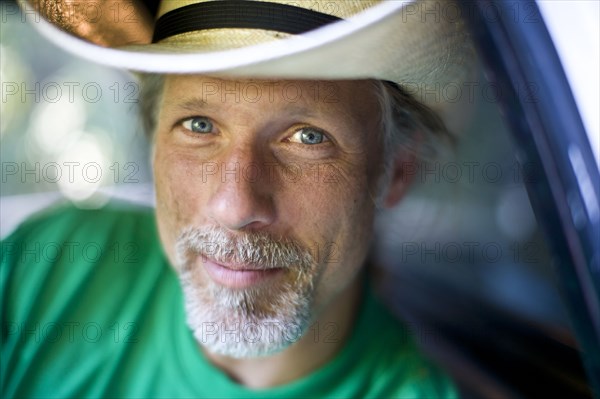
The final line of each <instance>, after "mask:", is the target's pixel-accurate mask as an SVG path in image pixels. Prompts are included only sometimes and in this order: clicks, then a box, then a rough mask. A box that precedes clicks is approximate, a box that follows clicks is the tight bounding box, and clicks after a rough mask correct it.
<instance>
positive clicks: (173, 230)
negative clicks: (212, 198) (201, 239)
mask: <svg viewBox="0 0 600 399" xmlns="http://www.w3.org/2000/svg"><path fill="white" fill-rule="evenodd" d="M166 148H167V147H166V146H164V147H163V146H161V145H160V143H157V144H156V151H155V154H154V163H153V167H154V185H155V190H156V219H157V224H158V229H159V233H160V237H161V240H162V242H163V244H164V247H165V251H166V252H167V255H168V256H169V259H170V260H171V262H173V261H174V254H173V246H174V244H175V241H176V239H177V235H178V234H179V232H180V231H181V229H182V228H183V227H185V226H188V225H189V224H191V223H192V222H193V215H194V214H195V212H194V210H195V209H196V207H197V205H198V203H199V202H200V201H201V197H200V195H201V193H202V190H201V184H200V183H201V182H199V181H198V180H199V179H200V177H199V176H198V175H199V172H198V166H197V165H198V162H197V161H194V160H192V159H190V158H189V157H186V156H185V154H180V153H178V152H176V151H169V150H167V149H166Z"/></svg>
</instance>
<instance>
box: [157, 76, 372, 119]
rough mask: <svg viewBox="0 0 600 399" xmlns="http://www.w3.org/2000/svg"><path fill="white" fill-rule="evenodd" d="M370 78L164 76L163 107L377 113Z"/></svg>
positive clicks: (349, 114)
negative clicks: (329, 79) (328, 79)
mask: <svg viewBox="0 0 600 399" xmlns="http://www.w3.org/2000/svg"><path fill="white" fill-rule="evenodd" d="M375 87H376V85H375V84H374V81H370V80H345V81H342V80H336V81H326V80H281V79H223V78H217V77H211V76H204V75H167V76H166V77H165V87H164V92H163V107H164V108H168V109H173V108H183V109H189V110H196V109H198V108H204V107H210V108H231V107H232V106H236V105H238V106H240V107H249V108H255V109H257V110H262V111H264V110H266V109H268V110H271V111H273V110H286V111H288V112H294V111H297V112H302V113H313V114H315V113H337V114H340V115H348V116H353V117H370V118H372V117H373V116H374V115H377V114H378V112H377V109H378V106H377V97H376V95H375Z"/></svg>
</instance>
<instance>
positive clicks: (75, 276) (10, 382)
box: [0, 204, 456, 398]
mask: <svg viewBox="0 0 600 399" xmlns="http://www.w3.org/2000/svg"><path fill="white" fill-rule="evenodd" d="M0 272H1V274H0V276H1V281H0V283H1V285H0V287H1V291H0V292H1V301H0V312H1V313H0V316H1V318H2V357H1V366H2V367H1V376H0V395H1V396H2V397H3V398H11V397H57V398H67V397H77V398H84V397H113V398H128V397H136V398H150V397H164V398H166V397H168V398H175V397H187V398H197V397H208V398H259V397H260V398H287V397H290V398H311V397H327V398H396V397H398V398H417V397H420V398H442V397H455V396H456V392H455V390H454V387H453V386H452V384H451V382H450V381H449V379H448V378H447V377H446V376H445V375H444V374H443V373H442V372H441V371H439V369H437V368H436V367H435V366H434V365H432V364H431V363H430V362H429V361H428V360H426V359H425V358H424V357H423V355H422V354H420V353H419V351H418V350H417V348H416V346H415V344H414V343H413V342H412V340H411V338H410V334H409V333H408V330H407V329H406V328H405V327H404V326H403V325H402V324H400V323H399V322H398V321H396V320H395V319H394V318H393V316H392V315H391V314H390V313H388V312H387V310H386V309H385V308H384V307H383V306H382V305H381V304H380V303H379V302H378V301H377V299H376V298H375V297H374V296H373V295H372V292H371V290H370V289H368V290H367V294H366V295H365V296H364V298H365V299H364V300H363V303H362V305H361V310H360V314H359V315H358V317H357V321H356V325H355V328H354V330H353V332H352V335H351V336H350V338H349V339H348V342H346V343H345V345H344V346H343V348H342V349H341V350H340V352H339V353H338V354H337V356H336V357H335V358H334V359H332V360H331V361H329V362H328V363H327V364H325V365H324V366H322V367H320V368H319V369H317V370H314V371H313V372H311V373H310V374H309V375H306V376H305V377H303V378H301V379H299V380H296V381H294V382H292V383H289V384H286V385H282V386H278V387H275V388H269V389H261V390H251V389H248V388H245V387H244V386H241V385H239V384H237V383H235V382H233V381H232V380H230V379H229V378H228V377H227V375H226V374H225V373H223V372H222V371H220V370H219V369H218V368H216V367H215V366H213V365H212V364H211V363H210V362H208V361H207V359H206V358H205V357H204V356H203V354H202V351H201V350H200V349H199V348H198V346H197V344H196V341H195V340H194V337H193V334H192V332H191V330H190V329H189V328H188V327H187V324H186V322H185V311H184V306H183V297H182V291H181V288H180V285H179V281H178V279H177V276H176V275H175V273H174V271H173V270H172V269H171V267H170V266H169V265H168V263H167V260H166V258H165V256H164V254H163V252H162V249H161V246H160V242H159V239H158V235H157V231H156V227H155V220H154V214H153V211H152V210H151V209H143V208H138V207H133V206H130V205H124V204H119V205H114V204H113V205H111V206H109V207H105V208H104V209H101V210H80V209H76V208H73V207H60V208H58V209H55V210H51V211H46V212H44V213H42V214H40V215H37V216H36V217H34V218H32V219H30V220H29V221H27V222H26V223H25V224H23V225H22V226H21V227H20V228H19V229H17V230H16V231H15V232H14V233H13V234H12V235H11V236H10V237H8V238H7V239H6V240H4V241H3V242H2V264H1V270H0ZM308 333H309V334H318V335H320V337H315V338H318V339H335V337H333V336H330V335H332V329H327V328H323V329H321V331H319V329H312V330H309V331H308Z"/></svg>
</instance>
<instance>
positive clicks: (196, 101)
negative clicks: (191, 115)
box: [177, 97, 208, 112]
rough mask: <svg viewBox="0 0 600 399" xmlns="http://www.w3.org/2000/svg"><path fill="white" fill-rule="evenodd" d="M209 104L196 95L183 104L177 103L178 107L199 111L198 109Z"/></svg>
mask: <svg viewBox="0 0 600 399" xmlns="http://www.w3.org/2000/svg"><path fill="white" fill-rule="evenodd" d="M207 106H208V103H207V102H206V101H204V100H203V99H201V98H199V97H194V98H191V99H189V100H186V101H185V102H183V103H181V104H177V108H180V109H184V110H187V111H191V112H194V111H197V110H198V109H203V108H206V107H207Z"/></svg>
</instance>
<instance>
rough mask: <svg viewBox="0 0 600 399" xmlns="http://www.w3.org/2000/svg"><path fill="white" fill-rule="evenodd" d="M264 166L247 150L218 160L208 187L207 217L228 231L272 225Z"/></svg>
mask: <svg viewBox="0 0 600 399" xmlns="http://www.w3.org/2000/svg"><path fill="white" fill-rule="evenodd" d="M266 166H267V165H266V163H265V162H264V161H262V160H261V159H260V157H259V156H258V154H257V153H256V151H253V150H252V149H250V148H239V149H236V150H234V151H232V153H231V154H229V156H226V157H222V158H221V160H220V161H219V162H218V163H217V173H215V174H214V175H213V176H212V179H211V180H212V183H211V184H210V187H211V188H212V193H211V195H210V198H209V201H208V204H207V206H208V212H209V216H210V218H212V219H213V221H215V222H216V223H218V224H219V225H220V226H222V227H225V228H227V229H230V230H244V229H261V228H264V227H266V226H269V225H270V224H272V223H273V222H274V221H275V217H276V213H275V207H274V203H273V197H272V193H271V187H272V186H271V185H270V184H269V182H268V181H267V179H268V173H266V172H267V171H266Z"/></svg>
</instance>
